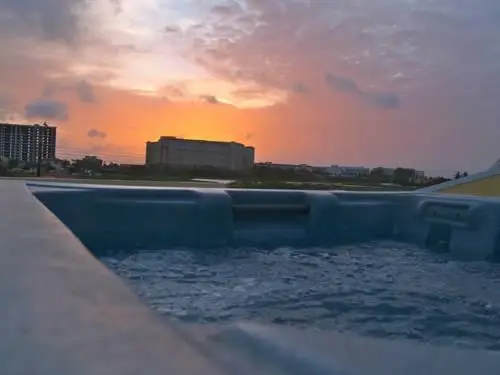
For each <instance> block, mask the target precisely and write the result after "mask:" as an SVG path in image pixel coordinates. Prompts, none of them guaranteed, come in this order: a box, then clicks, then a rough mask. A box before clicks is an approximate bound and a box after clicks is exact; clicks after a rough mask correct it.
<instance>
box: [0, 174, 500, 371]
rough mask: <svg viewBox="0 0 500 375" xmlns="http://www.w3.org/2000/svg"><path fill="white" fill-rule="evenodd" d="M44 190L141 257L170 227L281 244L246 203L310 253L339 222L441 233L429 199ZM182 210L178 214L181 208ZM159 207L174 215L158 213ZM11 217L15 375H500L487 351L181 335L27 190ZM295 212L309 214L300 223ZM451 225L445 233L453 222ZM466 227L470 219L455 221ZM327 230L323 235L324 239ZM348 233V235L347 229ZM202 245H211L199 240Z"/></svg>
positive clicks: (7, 349)
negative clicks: (139, 249) (137, 248)
mask: <svg viewBox="0 0 500 375" xmlns="http://www.w3.org/2000/svg"><path fill="white" fill-rule="evenodd" d="M30 189H32V190H33V191H36V194H37V196H38V197H39V198H40V200H41V201H43V202H45V203H46V204H47V205H49V207H51V209H52V210H53V211H54V212H56V213H57V214H58V215H60V218H61V219H63V220H68V221H67V224H68V227H70V228H72V229H74V230H76V231H78V232H79V234H80V235H82V236H83V237H82V238H83V241H84V242H88V243H91V244H92V243H93V244H97V243H98V241H97V237H99V236H111V235H113V236H117V238H114V239H113V240H112V241H109V242H107V243H106V245H105V246H101V247H100V249H101V250H103V251H104V250H105V249H108V248H118V246H119V245H128V246H129V248H132V246H131V245H129V244H127V241H126V240H123V239H121V238H119V237H120V236H123V237H125V238H126V239H127V240H134V241H139V239H140V238H139V237H140V236H141V235H142V236H145V235H154V234H155V231H159V230H162V229H165V230H166V231H169V233H174V232H175V228H179V230H182V231H183V232H182V233H181V234H175V233H174V239H175V241H176V242H177V243H184V244H185V245H189V244H194V245H198V246H200V245H201V244H202V241H204V240H210V241H211V244H212V245H213V246H216V245H217V244H223V243H231V241H233V243H237V242H238V241H240V242H241V243H245V242H247V241H248V235H242V234H238V233H236V232H238V231H242V232H245V231H249V232H251V233H259V236H260V237H259V241H261V242H263V243H268V244H271V243H281V242H282V241H280V238H279V235H273V234H272V233H273V232H272V231H266V230H264V229H263V228H261V226H260V224H259V223H257V222H256V220H257V219H256V218H255V217H253V216H252V215H250V214H249V212H248V207H246V206H244V204H248V205H250V206H252V207H253V211H254V212H257V211H258V212H263V211H266V210H270V211H271V212H270V213H268V214H265V215H262V216H263V217H265V216H266V215H267V220H268V224H269V225H270V224H276V227H277V228H278V229H279V228H280V227H281V225H284V223H286V224H287V226H286V228H287V229H286V231H291V232H293V233H296V232H297V233H299V232H300V233H301V234H300V235H298V234H297V233H296V235H295V234H294V235H289V236H288V237H286V240H287V241H283V242H291V243H303V242H304V239H306V240H307V241H313V242H315V243H321V242H322V241H324V243H327V242H328V241H332V242H335V241H337V239H336V238H337V237H335V236H333V235H332V234H331V233H330V230H331V228H332V227H333V224H337V225H339V226H341V225H343V226H341V228H344V229H345V230H346V231H347V229H349V230H351V231H354V230H355V228H360V229H362V231H363V233H364V235H365V236H366V238H368V237H372V236H382V237H383V236H390V235H391V232H392V231H394V234H396V235H399V236H402V237H405V238H408V239H413V240H415V241H417V240H419V239H420V240H422V239H423V238H424V237H425V235H423V234H422V233H424V232H425V231H427V232H429V226H431V225H432V223H429V222H424V221H423V218H425V215H423V216H422V213H421V211H419V209H420V210H424V211H425V207H429V205H427V206H425V204H424V203H425V199H423V198H421V197H416V196H413V197H408V196H406V195H404V194H402V195H397V194H396V195H385V194H376V195H372V194H367V193H362V194H348V193H335V194H330V195H329V194H328V193H314V194H313V193H304V194H302V193H301V192H294V193H293V194H292V193H290V194H288V193H284V195H283V196H281V194H278V193H276V192H273V193H271V194H268V193H267V192H266V193H259V192H249V193H248V194H247V193H246V192H244V191H241V192H240V191H236V192H235V193H231V192H225V191H212V192H210V191H208V192H207V191H199V190H195V191H189V190H183V189H181V190H175V189H174V190H171V191H168V192H165V191H161V190H164V189H156V191H148V192H146V191H145V190H143V189H130V191H129V192H125V191H124V190H126V189H117V188H111V187H110V188H103V189H94V188H93V187H85V186H82V185H80V186H79V187H75V186H70V185H65V186H63V187H61V186H56V187H50V186H49V187H47V186H45V187H41V186H35V185H32V186H31V187H30ZM134 190H135V191H134ZM150 190H155V189H150ZM49 191H51V193H50V194H49ZM231 194H233V195H231ZM246 195H247V196H248V199H246V198H245V196H246ZM234 197H238V198H234ZM212 199H213V200H212ZM233 199H234V200H238V202H239V203H238V204H241V206H239V207H238V208H237V209H236V211H237V210H238V209H241V211H240V213H239V214H241V215H243V218H241V217H240V219H239V220H240V222H238V220H236V219H235V218H234V216H236V215H235V213H234V211H233V209H234V203H233ZM429 199H430V198H429ZM175 200H178V202H176V204H173V203H172V202H174V201H175ZM210 200H212V201H210ZM130 201H132V202H130ZM438 201H439V202H441V203H443V202H444V203H449V204H451V206H450V205H448V206H445V207H447V208H446V209H448V208H449V207H452V208H454V207H455V208H456V205H457V204H462V205H466V206H467V207H469V205H473V204H477V205H478V206H477V207H476V206H474V207H476V208H474V209H471V210H470V212H471V215H472V216H471V218H470V219H469V220H471V223H472V227H471V228H472V229H470V230H469V232H471V233H473V235H477V236H478V237H477V238H479V237H480V236H484V237H485V238H486V237H487V236H486V234H488V233H489V234H490V235H493V232H492V231H491V230H490V229H491V225H490V224H489V225H490V226H486V227H477V226H478V225H479V226H481V225H484V224H482V223H484V222H483V221H481V220H479V219H477V221H474V220H476V219H473V218H475V217H476V216H474V215H479V214H481V215H482V214H490V215H492V216H491V218H493V219H496V216H495V215H497V204H496V202H495V201H491V202H489V203H488V204H487V205H486V206H483V205H481V204H480V201H476V200H467V199H465V198H464V199H455V200H449V199H448V198H446V197H443V198H439V200H438ZM120 202H121V203H120ZM153 202H156V203H157V205H158V206H161V209H154V208H152V206H153ZM179 202H183V203H179ZM229 202H231V204H229ZM304 202H308V203H309V204H310V207H309V213H308V214H307V215H305V218H304V217H300V215H304V214H299V213H298V212H297V211H300V212H302V210H303V209H304V207H302V206H303V203H304ZM319 202H324V203H325V206H323V205H322V204H318V203H319ZM100 203H104V205H100ZM264 203H265V204H268V205H271V204H272V205H275V204H276V205H277V204H280V205H282V206H281V207H283V206H285V205H286V206H287V208H286V210H288V211H287V212H288V213H287V214H284V213H282V212H281V211H280V210H278V211H279V212H278V213H277V212H274V211H273V210H274V209H275V208H273V210H271V208H270V207H264V206H265V205H264ZM444 203H443V204H444ZM490 203H491V204H490ZM258 204H262V205H264V206H258ZM292 204H293V206H292ZM141 205H142V207H141ZM299 205H300V206H301V207H299ZM313 206H314V207H313ZM0 207H1V214H2V216H1V218H0V238H1V241H0V301H1V303H2V308H1V309H0V322H2V323H3V326H2V330H1V332H2V335H1V339H0V374H2V375H24V374H30V375H33V374H36V375H66V374H72V375H96V374H102V375H104V374H106V375H138V374H148V375H157V374H158V375H160V374H161V375H164V374H175V375H215V374H218V375H247V374H248V375H250V374H255V373H259V374H263V375H271V374H273V375H278V374H280V375H281V374H287V375H313V374H321V375H330V374H331V375H333V374H335V375H340V374H352V375H355V374H357V375H382V374H383V375H396V374H406V375H417V374H419V375H420V374H422V373H425V374H427V375H442V374H455V375H462V374H463V375H465V374H470V373H478V374H482V375H496V374H497V373H498V368H500V354H499V353H497V352H488V351H484V350H460V349H456V348H441V347H436V346H429V345H422V344H415V343H411V342H407V341H402V340H398V341H390V340H379V339H367V338H359V337H355V336H350V335H346V334H340V333H333V332H323V333H322V332H315V331H310V330H293V329H288V328H285V327H278V326H273V327H267V326H259V325H255V324H247V323H241V324H234V325H230V326H216V325H206V326H195V325H194V326H193V325H191V326H189V325H176V324H174V323H172V322H169V321H167V320H166V319H164V318H163V317H160V316H159V315H157V314H155V313H154V312H153V311H152V310H150V309H149V308H148V307H147V306H145V305H144V304H143V303H142V302H141V301H140V300H139V298H138V297H137V296H135V295H134V293H133V292H132V291H131V290H130V289H129V288H128V287H127V286H126V285H125V284H124V283H123V282H122V280H120V279H119V278H118V277H117V276H116V275H114V274H113V273H112V272H111V271H110V270H109V269H107V268H106V267H105V266H104V265H103V264H102V263H100V262H99V261H98V260H97V259H96V258H95V257H93V256H92V255H91V253H90V252H89V251H88V250H87V249H86V248H85V246H83V245H82V243H81V242H80V241H79V240H78V239H77V237H76V236H74V234H73V233H72V232H71V231H70V230H68V227H66V226H65V225H63V224H62V222H61V221H60V220H59V219H58V218H57V217H56V216H55V215H53V214H52V213H51V212H50V211H49V210H47V209H46V207H44V206H43V205H42V204H41V203H40V202H39V201H37V200H36V199H35V198H34V196H33V195H32V194H31V193H30V192H29V191H28V189H27V188H26V186H25V184H24V183H22V182H17V181H9V180H2V179H0ZM431 207H432V206H431ZM460 207H462V206H460ZM471 207H472V206H471ZM299 208H300V210H299ZM364 209H366V211H369V212H370V213H366V211H365V210H364ZM74 210H77V211H76V213H75V212H74ZM115 210H116V211H115ZM286 210H285V211H286ZM474 210H476V211H474ZM478 210H479V211H478ZM481 210H483V211H481ZM250 211H252V209H250ZM292 212H293V213H294V215H297V216H294V215H291V213H292ZM468 212H469V211H468ZM472 212H474V215H473V214H472ZM167 213H170V216H169V215H168V214H167ZM359 213H361V214H365V213H366V217H365V218H363V219H361V220H360V221H359V222H358V221H357V216H356V215H358V214H359ZM445 213H448V214H449V213H450V212H448V211H446V210H445V211H439V212H438V214H437V216H436V215H434V217H435V219H434V220H437V219H439V218H440V215H441V216H443V215H444V214H445ZM341 214H342V215H344V216H345V218H343V217H342V216H340V215H341ZM426 214H427V213H426ZM174 215H175V217H174ZM431 216H432V215H431ZM380 217H383V218H384V220H387V221H382V220H380ZM436 217H437V219H436ZM323 218H332V222H331V223H324V222H323V221H322V219H323ZM419 218H420V219H419ZM105 219H108V220H111V219H116V220H117V221H118V223H114V224H109V223H107V222H106V221H105ZM190 219H192V220H195V222H196V223H197V226H198V227H197V228H198V229H193V228H192V227H187V228H185V226H186V224H187V223H188V222H189V220H190ZM391 220H392V221H391ZM439 220H441V221H439V223H440V224H442V223H448V222H449V220H451V219H450V218H448V219H446V218H441V219H439ZM453 220H454V221H457V219H456V218H455V217H454V218H453ZM387 222H389V223H391V222H392V224H390V225H388V224H387ZM315 223H318V227H313V228H311V227H312V226H313V225H315ZM396 224H397V225H396ZM410 224H411V225H414V224H418V225H420V226H421V229H418V230H417V229H414V230H411V231H409V230H408V229H407V226H408V225H410ZM106 225H107V226H106ZM127 225H129V226H131V227H130V228H127V227H126V226H127ZM103 226H104V227H103ZM207 227H208V228H209V229H213V230H214V231H215V232H214V233H212V232H210V231H209V230H207ZM220 228H222V229H220ZM460 228H461V229H462V230H465V229H464V228H465V227H460ZM487 228H490V229H487ZM280 230H281V229H280ZM286 231H285V230H284V231H283V232H278V233H285V232H286ZM334 233H340V232H339V230H334ZM347 233H351V234H346V235H344V236H341V240H342V241H344V240H345V241H350V240H351V238H353V237H355V238H357V237H356V236H355V235H354V234H352V233H353V232H349V231H347ZM455 233H460V232H455ZM462 233H467V232H462ZM481 233H483V234H481ZM195 235H196V236H198V235H201V236H203V237H201V238H202V239H201V240H200V239H199V238H197V239H195V238H190V237H191V236H195ZM462 235H463V234H462ZM156 236H157V237H154V238H153V239H152V240H148V241H146V245H157V246H159V245H160V244H163V245H169V244H170V245H172V244H173V243H174V241H173V240H172V241H170V240H171V238H170V237H168V236H163V235H160V234H157V235H156ZM146 237H147V236H146ZM269 238H271V239H272V241H270V242H269V241H268V239H269ZM101 239H105V237H101ZM490 240H491V239H490ZM485 242H488V241H485ZM98 248H99V247H98Z"/></svg>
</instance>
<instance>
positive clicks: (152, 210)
mask: <svg viewBox="0 0 500 375" xmlns="http://www.w3.org/2000/svg"><path fill="white" fill-rule="evenodd" d="M29 187H30V189H32V191H33V192H34V194H35V196H36V197H37V198H38V199H39V200H40V201H41V202H43V203H44V204H45V205H46V206H47V207H48V208H49V209H50V210H51V211H52V212H53V213H54V214H55V215H56V216H57V217H59V219H61V221H62V222H64V223H65V224H66V225H67V226H68V227H69V228H70V229H71V230H72V232H73V233H75V235H76V236H77V237H78V238H79V239H80V240H81V241H82V242H83V244H84V245H85V246H87V247H88V248H89V249H90V250H91V251H93V252H94V253H95V254H97V255H102V254H104V253H108V252H113V251H134V250H137V249H147V250H155V249H168V248H172V247H190V248H200V249H201V248H214V247H226V246H229V247H241V246H258V247H264V248H272V247H277V246H308V247H310V246H320V247H324V246H326V247H328V246H335V245H341V244H347V243H355V242H362V241H370V240H379V239H395V240H400V241H405V242H409V243H413V244H417V245H419V246H422V247H427V248H429V249H432V250H435V251H442V252H451V253H453V254H456V255H457V256H460V257H466V258H471V259H472V258H477V259H485V258H490V257H492V256H494V255H495V254H497V253H499V251H500V240H499V239H500V200H499V199H494V198H479V197H470V196H458V195H445V194H434V193H423V194H417V193H411V192H410V193H408V192H398V193H394V192H343V191H334V192H329V191H320V192H318V191H292V190H290V191H283V190H238V189H168V188H130V187H129V188H123V187H109V186H107V187H102V186H100V187H82V186H79V187H78V186H75V185H70V186H62V187H61V186H59V187H57V186H50V185H47V184H38V185H36V184H30V185H29Z"/></svg>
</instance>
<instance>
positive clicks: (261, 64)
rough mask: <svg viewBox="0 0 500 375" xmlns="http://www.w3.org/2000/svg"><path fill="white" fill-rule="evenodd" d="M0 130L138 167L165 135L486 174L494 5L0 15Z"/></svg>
mask: <svg viewBox="0 0 500 375" xmlns="http://www.w3.org/2000/svg"><path fill="white" fill-rule="evenodd" d="M0 14H2V15H7V16H6V17H4V19H3V20H2V23H1V25H0V122H11V121H12V122H25V121H27V122H31V123H33V122H42V121H45V120H46V121H48V122H49V123H51V124H53V125H56V126H58V148H59V149H60V150H61V152H66V154H67V155H73V154H76V153H79V152H80V151H82V154H102V155H103V156H105V157H106V158H107V159H111V158H112V159H118V160H122V161H139V156H140V155H142V154H143V145H144V142H145V141H147V140H152V139H157V138H158V137H159V136H162V135H169V134H170V135H174V136H183V137H185V138H196V139H206V140H221V141H232V140H234V141H237V142H241V143H245V144H252V145H254V146H255V147H256V149H257V155H256V157H257V160H259V161H268V160H270V161H275V162H277V163H306V164H310V165H329V164H343V165H365V166H368V167H374V166H379V165H381V166H394V167H396V166H398V165H401V166H411V167H414V168H417V169H422V170H425V171H426V172H428V173H432V174H444V175H450V174H453V173H454V171H457V170H461V171H469V172H471V173H473V172H477V171H481V170H484V169H485V168H487V167H488V165H490V164H491V163H493V161H494V160H495V159H497V158H498V156H499V155H498V154H497V152H498V151H497V150H498V139H500V126H499V122H498V121H499V119H500V106H498V104H497V98H498V97H500V85H498V84H497V81H498V78H499V77H500V65H499V64H498V61H499V60H500V49H498V48H494V46H495V45H496V44H498V43H500V2H498V1H494V0H463V1H461V2H460V7H457V5H456V1H455V0H442V1H439V2H431V1H417V2H411V1H392V0H371V1H365V2H349V1H345V2H333V1H284V2H281V1H257V0H216V1H213V2H208V1H207V2H200V1H195V0H184V1H178V0H176V1H174V0H148V1H143V0H95V1H92V2H88V3H87V2H85V1H81V2H80V1H79V2H76V1H75V2H70V1H65V0H53V1H50V2H44V1H40V0H26V1H22V2H12V1H8V2H2V3H1V4H0Z"/></svg>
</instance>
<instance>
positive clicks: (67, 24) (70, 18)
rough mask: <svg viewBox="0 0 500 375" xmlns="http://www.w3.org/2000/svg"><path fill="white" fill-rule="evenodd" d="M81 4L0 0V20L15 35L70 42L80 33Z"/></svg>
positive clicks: (62, 0) (61, 0)
mask: <svg viewBox="0 0 500 375" xmlns="http://www.w3.org/2000/svg"><path fill="white" fill-rule="evenodd" d="M84 5H85V0H73V1H68V0H43V1H41V0H0V14H1V15H2V16H3V17H0V19H1V20H2V21H3V22H4V23H6V24H4V26H7V27H13V28H14V30H15V31H16V32H22V33H23V34H24V33H26V32H27V33H30V34H32V35H33V34H34V35H37V36H38V37H40V38H42V39H47V40H54V41H64V42H70V43H72V42H74V41H75V38H77V36H78V33H79V19H78V12H79V11H80V9H81V8H82V6H84ZM3 29H4V28H2V30H3Z"/></svg>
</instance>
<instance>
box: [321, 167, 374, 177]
mask: <svg viewBox="0 0 500 375" xmlns="http://www.w3.org/2000/svg"><path fill="white" fill-rule="evenodd" d="M325 171H326V172H327V173H328V174H329V175H330V176H335V177H364V176H369V175H370V168H366V167H347V166H340V165H331V166H329V167H327V168H326V169H325Z"/></svg>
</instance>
